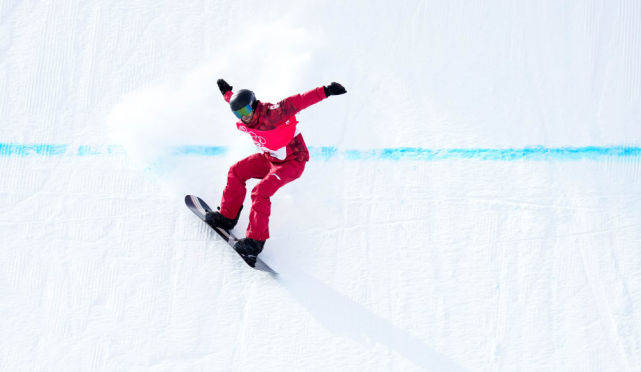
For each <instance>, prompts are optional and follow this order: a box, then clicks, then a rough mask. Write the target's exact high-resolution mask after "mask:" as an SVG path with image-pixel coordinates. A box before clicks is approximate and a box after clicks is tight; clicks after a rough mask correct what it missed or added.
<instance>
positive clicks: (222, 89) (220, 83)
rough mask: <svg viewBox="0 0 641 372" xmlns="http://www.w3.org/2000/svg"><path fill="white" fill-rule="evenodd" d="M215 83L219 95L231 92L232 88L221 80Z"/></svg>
mask: <svg viewBox="0 0 641 372" xmlns="http://www.w3.org/2000/svg"><path fill="white" fill-rule="evenodd" d="M216 83H217V84H218V89H220V93H222V94H223V96H224V95H225V93H227V92H229V91H230V90H232V86H231V85H229V84H227V82H226V81H225V80H223V79H218V81H217V82H216Z"/></svg>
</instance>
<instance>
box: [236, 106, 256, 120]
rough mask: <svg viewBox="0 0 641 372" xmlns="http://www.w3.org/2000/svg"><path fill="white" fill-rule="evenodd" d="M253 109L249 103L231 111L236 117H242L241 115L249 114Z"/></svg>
mask: <svg viewBox="0 0 641 372" xmlns="http://www.w3.org/2000/svg"><path fill="white" fill-rule="evenodd" d="M253 111H254V110H252V107H251V105H247V106H244V107H241V108H239V109H238V110H236V111H232V112H233V113H234V115H236V117H237V118H239V119H242V118H243V116H251V114H252V112H253Z"/></svg>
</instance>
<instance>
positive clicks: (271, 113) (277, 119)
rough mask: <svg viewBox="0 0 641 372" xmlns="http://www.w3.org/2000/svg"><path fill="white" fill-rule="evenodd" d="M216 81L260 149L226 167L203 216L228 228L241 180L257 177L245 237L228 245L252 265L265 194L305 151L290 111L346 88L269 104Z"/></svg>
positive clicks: (297, 171)
mask: <svg viewBox="0 0 641 372" xmlns="http://www.w3.org/2000/svg"><path fill="white" fill-rule="evenodd" d="M217 83H218V88H219V89H220V92H221V93H222V94H223V96H224V97H225V101H227V102H229V105H230V107H231V110H232V112H233V113H234V115H236V117H237V118H238V119H240V121H238V122H237V123H236V127H237V128H238V130H240V131H241V132H244V133H247V134H248V135H250V136H251V138H252V140H253V141H254V144H255V145H256V147H258V149H259V150H260V153H257V154H254V155H251V156H249V157H247V158H245V159H243V160H241V161H239V162H237V163H236V164H234V165H232V166H231V168H230V169H229V173H228V175H227V185H226V186H225V189H224V191H223V196H222V201H221V203H220V207H219V210H220V211H219V212H208V213H207V215H206V221H207V223H208V224H209V225H212V226H216V227H220V228H222V229H224V230H227V231H229V230H231V229H233V228H234V226H236V223H237V222H238V218H239V216H240V211H241V210H242V207H243V202H244V200H245V194H246V192H247V190H246V188H245V182H246V181H247V180H249V179H250V178H257V179H260V180H261V181H260V182H259V183H258V184H257V185H256V186H255V187H254V189H253V190H252V192H251V199H252V206H251V210H250V212H249V226H247V231H246V237H245V238H244V239H240V240H239V241H238V242H237V243H236V244H235V245H234V249H235V250H236V251H237V252H238V253H239V254H240V255H241V256H242V257H243V258H244V259H245V260H246V261H247V262H248V263H249V264H250V265H251V266H254V265H253V264H254V263H255V262H256V257H257V256H258V254H259V253H260V252H261V251H262V250H263V247H264V245H265V241H266V240H267V239H268V238H269V227H268V225H269V215H270V213H271V202H270V197H271V196H273V195H274V193H275V192H276V191H277V190H278V189H279V188H281V187H283V186H284V185H285V184H287V183H289V182H292V181H293V180H295V179H297V178H298V177H300V176H301V174H302V173H303V170H304V169H305V163H306V162H307V161H308V160H309V152H308V150H307V146H306V145H305V141H304V140H303V136H302V135H301V134H300V132H299V131H298V128H297V127H296V126H297V124H298V121H297V120H296V117H295V116H294V115H295V114H296V113H298V112H299V111H301V110H303V109H305V108H307V107H309V106H311V105H313V104H315V103H318V102H320V101H322V100H323V99H325V98H327V97H329V96H331V95H339V94H344V93H346V90H345V88H344V87H343V86H342V85H340V84H339V83H336V82H333V83H331V84H330V85H328V86H321V87H318V88H316V89H313V90H311V91H309V92H307V93H304V94H297V95H294V96H291V97H289V98H286V99H284V100H282V101H280V102H279V103H278V104H271V103H266V102H261V101H259V100H257V99H256V96H255V95H254V92H252V91H251V90H248V89H241V90H239V91H238V92H236V93H234V92H232V86H230V85H229V84H228V83H227V82H226V81H225V80H223V79H219V80H218V82H217Z"/></svg>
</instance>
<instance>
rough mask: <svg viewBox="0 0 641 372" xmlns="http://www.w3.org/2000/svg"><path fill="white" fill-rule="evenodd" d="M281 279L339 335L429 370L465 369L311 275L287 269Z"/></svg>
mask: <svg viewBox="0 0 641 372" xmlns="http://www.w3.org/2000/svg"><path fill="white" fill-rule="evenodd" d="M278 280H279V282H280V283H281V284H282V285H283V286H284V287H285V288H287V289H288V290H289V291H290V292H291V293H292V295H293V296H294V297H295V298H296V299H297V300H298V301H300V303H301V304H303V305H304V306H305V307H306V308H307V309H308V310H309V312H310V313H311V314H312V315H313V316H314V317H315V318H316V319H317V320H318V321H319V322H320V323H321V324H323V325H324V326H325V327H326V328H328V329H329V330H330V331H332V332H334V333H336V334H341V335H346V336H349V337H350V338H352V339H354V340H356V341H358V342H359V343H361V344H364V345H365V346H367V347H371V346H372V343H374V342H377V343H380V344H382V345H385V346H387V347H388V348H390V349H392V350H394V351H396V352H397V353H399V354H401V355H403V356H404V357H405V358H407V359H408V360H410V361H412V362H413V363H415V364H416V365H418V366H420V367H422V368H424V369H426V370H436V371H462V370H464V369H463V368H461V367H460V366H458V365H457V364H456V363H455V362H454V361H452V360H450V359H449V358H447V357H445V356H444V355H442V354H439V353H438V352H436V351H434V350H433V349H432V348H431V347H429V346H428V345H426V344H425V343H424V342H423V341H421V340H420V339H418V338H417V337H415V336H412V335H411V334H409V333H407V332H406V331H405V330H403V329H401V328H398V327H396V326H394V325H393V324H392V323H390V322H389V321H387V320H385V319H383V318H381V317H379V316H377V315H375V314H373V313H372V312H370V311H369V310H367V309H366V308H365V307H363V306H361V305H359V304H358V303H356V302H354V301H352V300H351V299H350V298H348V297H347V296H344V295H342V294H340V293H339V292H337V291H335V290H334V289H332V288H331V287H329V286H327V285H325V284H324V283H322V282H321V281H320V280H318V279H316V278H314V277H313V276H311V275H309V274H306V273H304V272H302V271H300V270H298V269H295V268H293V267H287V268H283V270H281V271H280V273H279V276H278Z"/></svg>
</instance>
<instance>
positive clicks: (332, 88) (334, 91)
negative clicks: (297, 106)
mask: <svg viewBox="0 0 641 372" xmlns="http://www.w3.org/2000/svg"><path fill="white" fill-rule="evenodd" d="M323 88H325V96H327V97H329V96H337V95H339V94H345V93H347V91H346V90H345V88H343V86H342V85H340V84H338V83H337V82H333V83H331V84H330V85H328V86H325V87H323Z"/></svg>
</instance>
